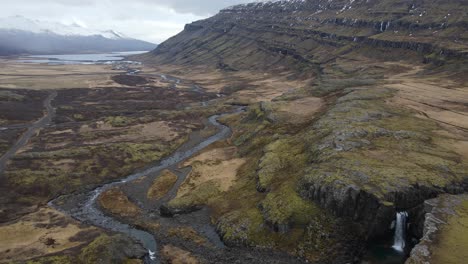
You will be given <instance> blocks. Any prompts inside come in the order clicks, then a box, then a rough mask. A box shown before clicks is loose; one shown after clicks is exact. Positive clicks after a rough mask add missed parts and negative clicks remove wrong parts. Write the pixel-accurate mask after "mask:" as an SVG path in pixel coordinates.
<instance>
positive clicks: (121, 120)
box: [105, 116, 134, 127]
mask: <svg viewBox="0 0 468 264" xmlns="http://www.w3.org/2000/svg"><path fill="white" fill-rule="evenodd" d="M105 122H106V123H107V124H109V125H111V126H113V127H126V126H129V125H131V124H132V123H133V122H134V120H133V119H132V118H128V117H125V116H110V117H107V118H106V119H105Z"/></svg>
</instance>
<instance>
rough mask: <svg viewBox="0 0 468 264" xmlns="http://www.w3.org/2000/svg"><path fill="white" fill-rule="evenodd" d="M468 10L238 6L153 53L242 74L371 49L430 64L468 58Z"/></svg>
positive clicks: (322, 3) (402, 5)
mask: <svg viewBox="0 0 468 264" xmlns="http://www.w3.org/2000/svg"><path fill="white" fill-rule="evenodd" d="M467 8H468V3H467V1H465V0H449V1H441V0H437V1H428V0H418V1H414V0H397V1H388V0H387V1H377V0H332V1H329V0H316V1H302V0H292V1H270V2H263V3H253V4H246V5H238V6H234V7H230V8H227V9H224V10H222V11H221V12H220V13H219V14H217V15H216V16H214V17H211V18H209V19H206V20H202V21H197V22H194V23H192V24H189V25H187V26H186V27H185V30H184V31H183V32H182V33H180V34H179V35H177V36H175V37H173V38H171V39H169V40H168V41H166V42H165V43H163V44H161V45H160V46H159V47H158V48H157V49H156V50H155V51H153V54H154V55H156V59H157V60H158V61H160V62H170V63H179V64H180V63H182V64H183V63H205V64H218V63H221V64H227V65H232V67H234V68H241V69H242V68H249V67H259V68H265V67H272V66H273V67H277V66H287V67H290V66H291V65H293V64H297V63H301V64H303V63H310V62H320V61H325V60H328V59H330V58H332V57H333V56H334V55H339V54H344V53H346V52H349V51H350V50H356V49H365V48H366V47H376V48H378V47H381V48H389V50H396V51H397V52H399V53H400V54H401V55H402V56H404V53H405V52H406V51H414V52H416V53H418V54H419V55H421V56H426V58H427V59H432V60H436V59H438V60H440V59H442V60H443V59H446V58H459V57H464V58H466V57H467V54H468V42H467V41H468V35H467V33H466V30H465V29H466V27H467V25H468V19H467V17H466V10H467ZM374 52H375V53H377V52H378V50H376V51H374ZM245 58H247V59H245ZM293 67H294V66H293Z"/></svg>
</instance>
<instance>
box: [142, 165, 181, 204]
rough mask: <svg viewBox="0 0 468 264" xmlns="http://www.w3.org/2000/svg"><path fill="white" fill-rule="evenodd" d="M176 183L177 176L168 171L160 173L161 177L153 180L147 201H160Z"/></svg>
mask: <svg viewBox="0 0 468 264" xmlns="http://www.w3.org/2000/svg"><path fill="white" fill-rule="evenodd" d="M176 182H177V175H175V174H174V173H172V172H170V171H169V170H164V171H163V172H161V175H159V177H157V178H156V179H155V180H154V182H153V184H152V185H151V187H150V188H149V189H148V193H147V197H148V199H156V200H158V199H161V198H162V197H164V196H165V195H166V194H167V193H168V192H169V191H170V190H171V189H172V187H173V186H174V184H175V183H176Z"/></svg>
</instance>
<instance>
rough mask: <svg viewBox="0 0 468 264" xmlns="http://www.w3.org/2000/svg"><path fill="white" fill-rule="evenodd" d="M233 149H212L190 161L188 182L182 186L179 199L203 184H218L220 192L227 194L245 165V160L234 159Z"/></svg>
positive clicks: (178, 193)
mask: <svg viewBox="0 0 468 264" xmlns="http://www.w3.org/2000/svg"><path fill="white" fill-rule="evenodd" d="M235 153H236V149H235V148H233V147H227V148H219V149H212V150H208V151H206V152H202V153H201V154H199V155H197V156H195V157H193V158H192V159H189V160H188V161H186V162H185V163H184V166H192V171H191V172H190V175H189V176H188V178H187V180H186V181H185V182H184V183H183V184H182V186H181V187H180V189H179V191H178V192H177V197H182V196H184V195H189V194H190V193H191V192H192V191H194V190H196V189H197V187H198V186H200V185H202V184H203V183H207V182H213V183H216V185H217V187H218V188H219V190H220V191H222V192H225V191H227V190H229V188H230V187H231V186H232V185H233V183H234V181H235V179H236V176H237V170H238V169H239V168H240V167H241V166H242V165H243V164H244V163H245V160H244V159H241V158H234V156H235Z"/></svg>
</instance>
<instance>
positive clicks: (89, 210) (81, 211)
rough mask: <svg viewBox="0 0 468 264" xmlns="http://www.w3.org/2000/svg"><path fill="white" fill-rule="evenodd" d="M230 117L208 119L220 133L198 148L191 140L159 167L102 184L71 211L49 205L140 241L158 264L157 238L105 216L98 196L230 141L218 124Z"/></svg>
mask: <svg viewBox="0 0 468 264" xmlns="http://www.w3.org/2000/svg"><path fill="white" fill-rule="evenodd" d="M240 111H242V108H238V109H237V110H236V111H235V112H233V113H236V112H240ZM227 114H231V113H226V114H221V115H213V116H211V117H209V119H208V122H209V124H210V125H213V126H215V127H216V128H217V129H218V131H217V133H216V134H214V135H212V136H210V137H208V138H207V139H204V140H203V141H201V142H200V143H198V144H197V145H195V146H193V147H191V148H188V149H187V146H189V144H190V143H191V142H190V141H189V142H186V143H185V144H183V145H182V146H181V147H179V149H178V150H177V151H175V152H174V153H173V154H172V155H170V156H169V157H166V158H164V159H163V160H161V161H160V162H158V163H157V164H154V165H152V166H150V167H148V168H146V169H144V170H142V171H140V172H136V173H134V174H131V175H129V176H127V177H125V178H124V179H122V180H120V181H117V182H112V183H109V184H106V185H103V186H101V187H98V188H96V189H94V190H92V191H90V192H88V193H86V194H84V195H83V197H84V198H82V199H80V202H79V203H78V204H77V206H72V207H66V208H68V209H65V208H64V207H63V206H58V205H57V204H60V202H57V201H58V200H59V199H61V197H59V198H57V199H56V200H53V201H51V202H50V203H49V206H51V207H54V208H55V209H57V210H60V211H62V212H64V213H66V214H68V215H70V216H72V217H73V218H75V219H77V220H79V221H81V222H84V223H86V224H91V225H95V226H98V227H101V228H104V229H107V230H111V231H115V232H120V233H124V234H126V235H128V236H130V237H132V238H134V239H136V240H137V241H139V242H141V244H142V245H143V247H144V248H145V249H146V250H147V251H148V255H147V258H146V259H145V263H151V264H153V263H159V261H158V257H157V256H156V254H157V242H156V239H155V238H154V236H153V235H152V234H150V233H148V232H146V231H143V230H139V229H137V228H135V227H132V226H130V225H128V224H124V223H122V222H120V221H119V220H117V219H115V218H113V217H111V216H108V215H106V214H105V213H104V212H102V211H101V210H100V208H99V206H98V205H97V203H96V200H97V198H98V197H99V195H101V194H102V193H103V192H105V191H106V190H109V189H111V188H114V187H117V186H122V185H124V184H126V183H128V182H131V181H133V180H136V179H138V178H140V177H143V176H146V175H149V174H152V173H156V172H159V171H161V170H164V169H167V168H169V167H171V166H174V165H176V164H178V163H180V162H182V161H184V160H186V159H187V158H190V157H191V156H192V155H194V154H196V153H197V152H199V151H201V150H203V149H204V148H206V147H208V146H209V145H210V144H212V143H214V142H216V141H220V140H224V139H227V138H228V137H229V136H230V134H231V129H230V128H229V127H227V126H225V125H223V124H221V123H219V122H218V121H217V119H218V118H220V117H221V116H223V115H227Z"/></svg>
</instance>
